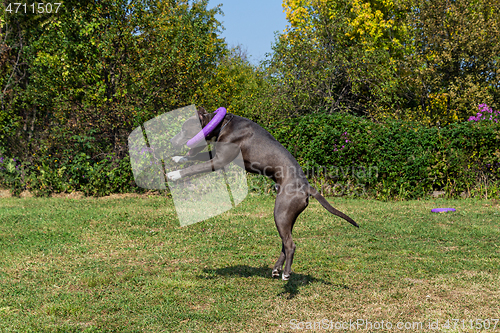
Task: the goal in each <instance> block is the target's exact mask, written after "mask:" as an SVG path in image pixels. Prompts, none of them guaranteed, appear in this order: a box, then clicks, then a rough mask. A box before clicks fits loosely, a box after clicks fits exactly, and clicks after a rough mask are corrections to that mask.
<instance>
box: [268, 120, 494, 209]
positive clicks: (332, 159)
mask: <svg viewBox="0 0 500 333" xmlns="http://www.w3.org/2000/svg"><path fill="white" fill-rule="evenodd" d="M269 130H270V131H271V133H272V134H273V135H274V136H275V137H276V139H277V140H278V141H280V142H281V143H283V144H284V146H285V147H286V148H287V149H288V150H289V151H290V152H291V153H292V154H293V155H294V156H295V157H296V158H297V160H298V162H299V164H300V165H301V166H302V167H303V168H304V171H305V172H306V174H307V175H308V176H309V177H310V179H311V180H312V182H313V183H315V184H316V185H317V186H321V188H322V190H329V191H330V192H331V193H330V194H333V195H345V194H347V195H355V196H358V195H365V196H367V195H368V196H374V197H376V198H380V199H387V198H393V197H399V198H408V199H410V198H421V197H425V196H427V195H428V194H429V193H431V192H432V191H445V192H446V194H447V195H448V196H450V197H456V196H459V195H461V194H462V196H465V195H467V196H470V195H486V196H487V195H490V196H491V195H492V194H493V195H496V193H497V191H498V190H497V189H498V184H499V180H500V151H499V146H500V145H499V142H500V124H497V123H493V122H478V123H475V122H463V123H453V124H450V125H448V126H446V127H443V128H438V127H431V128H429V127H425V126H423V125H420V124H418V123H408V122H401V121H388V122H387V123H385V124H376V123H373V122H370V121H368V120H366V119H364V118H357V117H354V116H348V115H340V114H335V115H315V116H306V117H301V118H295V119H290V120H286V121H282V122H279V123H276V124H274V126H272V128H270V129H269ZM335 186H336V188H335ZM478 189H482V190H478ZM339 190H340V191H339ZM488 190H490V193H489V194H488V192H487V191H488ZM478 191H479V192H478ZM491 191H493V193H491ZM326 192H328V191H326ZM326 194H329V193H326Z"/></svg>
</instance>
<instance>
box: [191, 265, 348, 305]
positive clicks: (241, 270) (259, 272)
mask: <svg viewBox="0 0 500 333" xmlns="http://www.w3.org/2000/svg"><path fill="white" fill-rule="evenodd" d="M203 272H204V273H205V274H208V276H206V275H203V276H201V275H200V276H198V277H199V278H201V279H215V278H217V277H219V276H227V277H251V276H259V277H263V278H267V279H269V280H276V281H281V277H280V278H279V279H277V278H272V277H271V268H269V267H266V266H262V267H251V266H247V265H236V266H229V267H225V268H217V269H209V268H205V269H203ZM315 282H317V283H322V284H325V285H328V286H332V287H333V288H337V289H350V288H349V287H348V286H347V285H345V284H339V283H331V282H330V281H325V280H323V279H317V278H315V277H312V276H311V275H309V274H301V273H292V275H291V276H290V280H288V281H287V282H286V283H285V284H284V285H283V291H282V292H280V293H278V295H277V296H282V297H286V298H287V299H292V298H294V297H295V296H297V295H298V294H299V289H300V287H303V286H307V285H308V284H311V283H315Z"/></svg>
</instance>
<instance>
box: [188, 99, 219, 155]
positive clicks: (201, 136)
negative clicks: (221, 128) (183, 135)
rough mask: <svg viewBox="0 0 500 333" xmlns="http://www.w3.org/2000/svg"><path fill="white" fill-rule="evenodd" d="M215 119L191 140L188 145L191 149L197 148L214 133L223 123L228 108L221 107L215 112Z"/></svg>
mask: <svg viewBox="0 0 500 333" xmlns="http://www.w3.org/2000/svg"><path fill="white" fill-rule="evenodd" d="M214 113H215V117H214V118H213V119H212V120H210V122H209V123H208V125H207V126H205V127H203V129H202V130H201V131H199V132H198V134H196V135H195V136H194V137H193V138H192V139H191V140H189V141H188V142H187V143H186V145H187V146H188V147H189V148H194V147H196V146H197V145H198V144H199V143H200V142H201V141H203V140H204V139H205V138H206V137H207V136H208V135H209V134H210V133H212V131H213V130H214V129H215V128H216V127H217V125H219V124H220V123H221V122H222V119H224V116H225V115H226V113H227V111H226V108H224V107H220V108H218V109H217V110H215V112H214Z"/></svg>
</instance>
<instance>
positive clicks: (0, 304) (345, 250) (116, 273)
mask: <svg viewBox="0 0 500 333" xmlns="http://www.w3.org/2000/svg"><path fill="white" fill-rule="evenodd" d="M273 200H274V199H273V198H272V197H270V196H250V197H248V198H247V199H246V200H245V201H244V202H243V203H242V204H241V205H239V206H238V207H237V208H235V209H233V210H231V211H229V212H226V213H224V214H222V215H220V216H218V217H215V218H212V219H210V220H207V221H204V222H201V223H197V224H194V225H191V226H188V227H183V228H181V227H179V226H178V222H177V220H176V214H175V210H174V207H173V203H172V200H170V199H167V198H164V197H151V198H117V199H116V198H115V199H112V198H101V199H95V198H84V199H78V200H75V199H63V198H26V199H17V198H0V281H1V282H0V332H180V331H181V332H187V331H192V332H274V331H291V320H293V319H295V320H297V321H304V322H305V321H320V320H322V319H328V320H331V321H333V322H337V321H349V320H352V321H355V320H357V319H364V320H368V321H372V322H375V321H381V320H384V321H385V322H387V321H390V322H391V323H393V325H396V323H397V322H398V321H402V322H414V321H423V322H428V321H430V320H440V323H443V322H444V321H445V320H447V319H453V318H456V319H460V320H461V319H465V320H470V319H476V318H480V319H487V318H498V317H499V315H498V314H499V312H500V307H499V304H500V279H499V278H498V277H499V273H500V272H499V270H500V269H499V267H500V265H499V264H500V227H499V222H500V209H499V203H498V201H497V202H495V201H477V200H461V201H449V200H448V201H447V200H427V201H407V202H379V201H368V200H341V199H335V200H332V199H330V201H331V202H333V205H334V206H335V207H336V208H338V209H340V210H341V211H343V212H345V213H347V214H348V215H350V216H351V217H353V218H354V219H355V220H356V221H357V222H359V224H360V225H361V228H360V229H356V228H354V227H352V226H351V225H350V224H348V223H347V222H345V221H343V220H341V219H339V218H337V217H334V216H332V215H330V214H329V213H328V212H327V211H326V210H324V209H323V208H322V207H321V206H320V205H319V204H318V202H316V201H315V200H314V199H312V200H311V204H310V206H309V208H308V209H306V211H305V212H304V213H303V214H302V215H301V216H300V217H299V220H298V221H297V223H296V226H295V229H294V240H295V243H296V245H297V252H296V254H295V261H294V265H293V272H294V273H293V274H292V277H291V280H290V281H288V282H284V281H281V280H278V279H272V278H271V277H270V276H271V267H272V266H273V264H274V262H275V260H276V259H277V256H278V254H279V251H280V249H281V245H280V239H279V236H278V233H277V231H276V229H275V226H274V220H273V215H272V211H273V204H274V201H273ZM450 206H451V207H455V208H456V209H457V212H456V213H448V214H432V213H430V209H431V208H434V207H450ZM498 329H500V325H497V330H498ZM333 331H341V330H333ZM364 331H366V332H368V330H364ZM420 331H426V330H425V329H423V330H420ZM444 331H448V332H463V331H467V329H465V330H464V329H461V328H460V329H459V328H456V329H449V330H444ZM470 331H476V330H470Z"/></svg>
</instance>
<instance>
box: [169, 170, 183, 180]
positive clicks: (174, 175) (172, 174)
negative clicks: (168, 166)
mask: <svg viewBox="0 0 500 333" xmlns="http://www.w3.org/2000/svg"><path fill="white" fill-rule="evenodd" d="M167 178H168V180H178V179H181V172H180V171H172V172H169V173H167Z"/></svg>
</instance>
